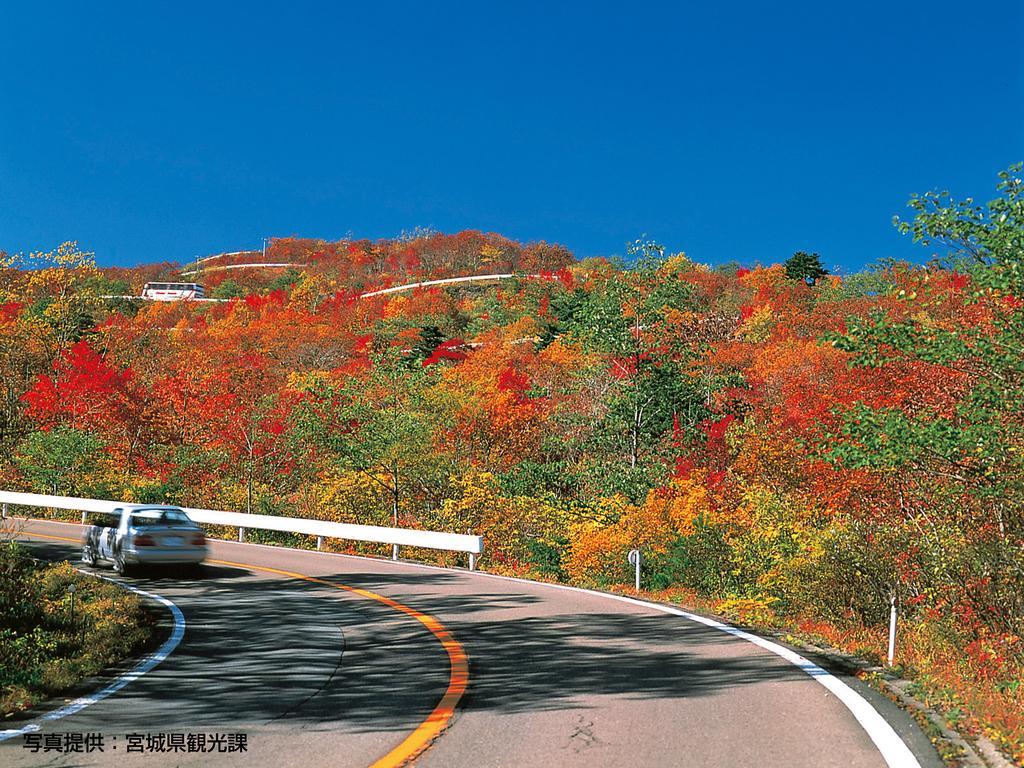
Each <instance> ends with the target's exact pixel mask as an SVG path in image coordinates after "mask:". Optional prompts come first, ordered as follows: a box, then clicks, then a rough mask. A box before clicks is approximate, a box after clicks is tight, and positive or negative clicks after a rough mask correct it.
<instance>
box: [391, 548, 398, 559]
mask: <svg viewBox="0 0 1024 768" xmlns="http://www.w3.org/2000/svg"><path fill="white" fill-rule="evenodd" d="M391 559H392V560H397V559H398V545H397V544H392V545H391Z"/></svg>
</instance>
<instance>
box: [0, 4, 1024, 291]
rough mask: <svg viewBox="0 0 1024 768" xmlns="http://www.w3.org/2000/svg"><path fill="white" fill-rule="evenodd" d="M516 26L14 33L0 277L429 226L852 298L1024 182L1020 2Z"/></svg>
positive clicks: (444, 12)
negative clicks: (998, 183) (47, 265)
mask: <svg viewBox="0 0 1024 768" xmlns="http://www.w3.org/2000/svg"><path fill="white" fill-rule="evenodd" d="M504 6H505V7H504V8H502V7H500V6H499V4H496V3H444V2H437V3H422V2H415V3H414V2H409V3H402V2H390V3H384V2H381V3H365V2H364V3H359V4H357V5H348V4H340V3H304V2H292V3H289V4H277V3H275V4H267V5H262V4H260V3H256V2H254V3H251V4H249V5H248V6H246V7H243V6H240V5H238V4H226V3H225V4H218V3H190V2H175V3H130V4H129V3H124V4H115V3H90V4H85V3H67V4H61V3H46V4H43V3H21V4H7V6H6V7H5V9H4V12H3V18H2V23H0V249H5V250H8V251H19V250H37V249H49V248H51V247H53V246H55V245H56V244H57V243H59V242H60V241H62V240H66V239H76V240H78V241H79V243H80V244H81V245H82V246H83V247H85V248H87V249H89V250H93V251H95V252H96V254H97V258H98V260H99V262H100V263H101V264H102V265H113V264H122V265H132V264H137V263H141V262H148V261H162V260H176V261H185V260H187V259H189V258H191V257H193V256H195V255H197V254H206V253H213V252H218V251H222V250H235V249H238V248H243V247H258V246H259V244H260V239H261V237H263V236H265V235H276V236H285V235H301V236H309V237H324V238H330V239H334V238H339V237H343V236H346V235H352V236H355V237H370V238H377V237H388V236H393V235H396V234H398V233H399V232H401V231H402V230H408V229H412V228H413V227H417V226H429V227H433V228H435V229H438V230H442V231H456V230H459V229H465V228H472V229H483V230H487V231H496V232H501V233H502V234H505V235H507V236H509V237H514V238H518V239H523V240H538V239H544V240H548V241H553V242H560V243H563V244H565V245H567V246H568V247H570V248H572V249H573V250H574V251H575V252H576V254H577V255H578V256H591V255H602V254H613V253H622V252H623V251H624V247H625V244H626V243H627V242H628V241H630V240H633V239H635V238H636V237H638V236H640V235H641V234H647V235H648V236H649V237H650V238H653V239H656V240H658V241H660V242H662V243H664V244H665V245H666V246H667V247H668V248H669V249H670V250H672V251H676V250H685V251H686V252H687V253H689V254H690V255H691V256H692V257H693V258H695V259H697V260H699V261H705V262H710V263H719V262H723V261H728V260H730V259H737V260H739V261H742V262H745V263H753V262H755V261H760V262H762V263H770V262H774V261H780V260H783V259H785V258H787V257H788V256H789V255H790V254H792V252H793V251H795V250H798V249H805V250H815V251H818V252H820V253H821V254H822V257H823V260H824V261H825V263H826V264H827V265H829V266H832V267H839V268H841V269H844V270H847V271H848V270H853V269H857V268H859V267H861V266H863V265H865V264H867V263H870V262H872V261H874V260H876V259H878V258H880V257H886V256H898V257H913V258H921V257H922V256H923V257H927V255H928V254H927V253H922V252H921V250H920V249H918V248H915V247H913V246H911V245H910V243H909V241H906V240H905V239H903V238H901V237H900V236H899V235H898V234H897V233H896V232H895V231H894V230H893V228H892V226H891V223H890V220H891V217H892V215H893V214H895V213H903V212H904V210H905V208H904V204H905V202H906V199H907V197H908V196H909V194H910V193H912V192H915V191H925V190H927V189H931V188H936V187H941V188H949V189H952V190H953V191H954V192H957V193H960V194H962V195H974V196H976V197H978V198H979V199H988V198H989V197H990V196H991V195H992V194H993V192H994V185H995V180H996V179H995V174H996V172H997V171H999V170H1000V169H1002V168H1004V167H1005V166H1007V165H1009V164H1010V163H1011V162H1014V161H1018V160H1022V159H1024V56H1021V54H1020V44H1021V39H1022V32H1024V3H1021V2H1020V1H1019V0H993V1H991V2H984V3H975V4H971V5H964V4H963V3H954V2H946V1H945V0H931V1H930V2H919V1H918V0H910V1H906V2H898V3H882V2H858V3H821V2H790V3H764V2H732V3H710V2H707V3H692V2H677V3H665V4H649V3H628V4H627V3H608V4H604V3H597V2H589V3H531V2H517V3H514V4H513V3H508V4H504Z"/></svg>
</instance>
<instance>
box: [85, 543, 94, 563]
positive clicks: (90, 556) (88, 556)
mask: <svg viewBox="0 0 1024 768" xmlns="http://www.w3.org/2000/svg"><path fill="white" fill-rule="evenodd" d="M82 562H83V563H85V564H86V565H96V553H94V552H93V551H92V545H91V544H83V545H82Z"/></svg>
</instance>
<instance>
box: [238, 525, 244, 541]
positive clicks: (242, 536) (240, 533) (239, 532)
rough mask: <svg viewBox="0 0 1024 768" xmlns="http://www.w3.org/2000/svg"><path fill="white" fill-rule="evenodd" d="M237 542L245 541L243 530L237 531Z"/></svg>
mask: <svg viewBox="0 0 1024 768" xmlns="http://www.w3.org/2000/svg"><path fill="white" fill-rule="evenodd" d="M238 540H239V541H242V542H244V541H245V528H239V529H238Z"/></svg>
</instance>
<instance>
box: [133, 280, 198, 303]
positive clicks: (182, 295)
mask: <svg viewBox="0 0 1024 768" xmlns="http://www.w3.org/2000/svg"><path fill="white" fill-rule="evenodd" d="M205 297H206V291H204V290H203V286H201V285H199V284H198V283H146V285H145V286H143V288H142V298H144V299H153V300H154V301H181V300H182V299H202V298H205Z"/></svg>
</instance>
